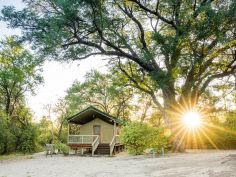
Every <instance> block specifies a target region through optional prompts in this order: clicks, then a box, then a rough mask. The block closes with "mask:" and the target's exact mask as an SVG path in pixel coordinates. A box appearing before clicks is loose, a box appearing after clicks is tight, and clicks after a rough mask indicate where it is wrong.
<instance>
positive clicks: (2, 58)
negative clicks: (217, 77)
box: [0, 37, 42, 154]
mask: <svg viewBox="0 0 236 177" xmlns="http://www.w3.org/2000/svg"><path fill="white" fill-rule="evenodd" d="M40 64H41V61H40V60H39V59H38V58H35V57H33V56H32V55H31V53H30V52H29V51H28V50H26V49H24V48H23V46H22V44H21V43H20V42H18V41H17V38H15V37H8V38H6V39H5V40H3V41H1V42H0V128H1V132H0V153H1V154H4V153H10V152H13V151H22V152H24V153H26V152H34V151H35V150H36V149H37V148H36V147H37V136H38V135H37V128H36V127H35V126H34V125H33V123H32V113H31V111H30V109H29V108H28V107H27V106H26V104H25V95H26V93H34V89H35V88H36V86H37V85H38V84H40V83H41V82H42V77H41V75H40Z"/></svg>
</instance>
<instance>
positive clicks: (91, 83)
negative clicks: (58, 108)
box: [65, 70, 133, 118]
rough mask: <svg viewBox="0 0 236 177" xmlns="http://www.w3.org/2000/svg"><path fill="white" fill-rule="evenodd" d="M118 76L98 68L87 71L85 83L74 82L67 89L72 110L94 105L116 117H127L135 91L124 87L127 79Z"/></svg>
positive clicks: (67, 99) (74, 111)
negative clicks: (97, 69)
mask: <svg viewBox="0 0 236 177" xmlns="http://www.w3.org/2000/svg"><path fill="white" fill-rule="evenodd" d="M118 76H119V75H118V74H117V73H116V74H115V73H111V72H109V73H107V74H103V73H101V72H99V71H96V70H91V71H90V72H87V73H86V76H85V81H84V82H83V83H80V82H74V83H73V85H72V86H71V87H70V88H69V89H68V91H67V96H66V98H65V99H66V101H67V102H68V107H69V108H70V112H73V113H76V112H78V111H79V110H81V109H84V108H85V107H87V106H90V105H92V106H95V107H97V108H98V109H100V110H102V111H104V112H106V113H109V114H111V115H114V116H116V117H122V118H127V117H128V116H129V108H130V106H129V103H130V101H131V99H132V97H133V91H132V89H131V87H124V85H125V84H126V83H127V80H121V79H120V78H119V77H118Z"/></svg>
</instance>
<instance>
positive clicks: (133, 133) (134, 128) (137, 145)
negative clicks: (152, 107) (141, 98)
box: [121, 122, 169, 155]
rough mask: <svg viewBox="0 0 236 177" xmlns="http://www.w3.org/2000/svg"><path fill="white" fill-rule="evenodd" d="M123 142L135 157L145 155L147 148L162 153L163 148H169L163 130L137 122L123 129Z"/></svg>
mask: <svg viewBox="0 0 236 177" xmlns="http://www.w3.org/2000/svg"><path fill="white" fill-rule="evenodd" d="M121 140H122V142H123V143H124V144H125V146H126V148H127V149H128V151H129V153H130V154H133V155H140V154H143V153H144V150H145V149H147V148H154V149H156V150H157V151H158V152H160V151H161V147H162V146H163V147H164V148H165V149H167V148H168V147H169V144H168V139H167V137H165V136H164V135H163V130H162V129H159V128H154V127H151V126H149V125H148V124H141V123H137V122H133V123H129V124H128V125H126V126H125V127H124V128H123V129H122V131H121Z"/></svg>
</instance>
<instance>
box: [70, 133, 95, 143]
mask: <svg viewBox="0 0 236 177" xmlns="http://www.w3.org/2000/svg"><path fill="white" fill-rule="evenodd" d="M97 138H98V139H99V135H68V144H91V145H92V144H93V143H94V142H95V141H96V140H97ZM98 142H99V141H98Z"/></svg>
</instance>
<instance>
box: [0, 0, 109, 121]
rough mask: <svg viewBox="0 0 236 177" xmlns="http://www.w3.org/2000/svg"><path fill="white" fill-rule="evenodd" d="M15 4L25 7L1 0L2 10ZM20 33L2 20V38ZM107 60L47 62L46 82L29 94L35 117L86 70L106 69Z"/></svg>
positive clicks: (14, 1) (20, 4)
mask: <svg viewBox="0 0 236 177" xmlns="http://www.w3.org/2000/svg"><path fill="white" fill-rule="evenodd" d="M8 5H14V6H15V7H16V8H17V9H21V8H23V7H24V4H23V3H22V2H21V0H0V10H1V9H2V7H3V6H8ZM14 34H20V31H19V30H12V29H8V28H7V26H6V24H5V23H4V22H1V21H0V39H3V38H4V37H5V36H9V35H14ZM106 63H107V62H106V61H104V60H102V59H101V58H99V57H96V58H95V57H90V58H89V59H86V60H83V61H76V62H71V63H69V64H68V63H58V62H46V63H45V64H44V66H43V77H44V84H43V85H40V86H39V87H38V88H37V89H36V91H35V92H36V95H35V96H32V95H30V96H27V103H28V106H29V107H30V108H31V109H32V111H33V112H34V115H35V119H36V120H38V119H40V118H41V117H42V115H45V114H46V112H45V110H44V109H43V107H44V106H45V105H47V104H54V103H56V102H57V100H58V98H61V97H63V96H65V94H66V93H65V91H66V90H67V89H68V88H69V87H70V86H71V84H72V83H73V81H74V80H76V79H77V80H79V81H83V77H84V75H85V73H86V72H88V71H90V70H91V69H97V70H99V71H105V70H106V66H105V65H106Z"/></svg>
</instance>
